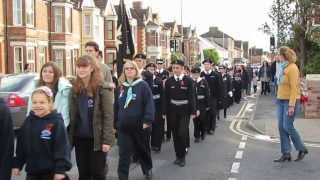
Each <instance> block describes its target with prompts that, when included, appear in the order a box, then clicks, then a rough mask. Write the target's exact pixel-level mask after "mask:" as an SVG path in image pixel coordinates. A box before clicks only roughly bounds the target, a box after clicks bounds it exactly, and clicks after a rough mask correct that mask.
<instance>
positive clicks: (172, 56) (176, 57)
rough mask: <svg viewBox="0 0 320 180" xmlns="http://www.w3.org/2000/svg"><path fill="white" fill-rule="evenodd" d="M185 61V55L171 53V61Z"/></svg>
mask: <svg viewBox="0 0 320 180" xmlns="http://www.w3.org/2000/svg"><path fill="white" fill-rule="evenodd" d="M178 59H179V60H183V54H182V53H180V52H173V53H171V61H176V60H178Z"/></svg>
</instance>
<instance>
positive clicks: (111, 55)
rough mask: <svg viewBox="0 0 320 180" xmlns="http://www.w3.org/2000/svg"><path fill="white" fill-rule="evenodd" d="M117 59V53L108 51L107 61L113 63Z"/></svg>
mask: <svg viewBox="0 0 320 180" xmlns="http://www.w3.org/2000/svg"><path fill="white" fill-rule="evenodd" d="M114 60H115V55H114V53H112V52H111V53H107V61H108V62H110V63H112V62H113V61H114Z"/></svg>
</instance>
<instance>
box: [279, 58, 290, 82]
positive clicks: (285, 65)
mask: <svg viewBox="0 0 320 180" xmlns="http://www.w3.org/2000/svg"><path fill="white" fill-rule="evenodd" d="M288 64H289V62H288V61H286V60H284V61H282V62H281V63H279V65H278V66H277V70H276V76H277V84H278V85H280V84H281V83H282V81H283V74H284V69H285V68H286V67H287V66H288Z"/></svg>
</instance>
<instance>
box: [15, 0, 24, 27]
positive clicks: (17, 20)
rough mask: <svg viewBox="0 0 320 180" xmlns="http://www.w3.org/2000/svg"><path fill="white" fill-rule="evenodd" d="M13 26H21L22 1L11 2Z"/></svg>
mask: <svg viewBox="0 0 320 180" xmlns="http://www.w3.org/2000/svg"><path fill="white" fill-rule="evenodd" d="M13 24H14V25H22V0H13Z"/></svg>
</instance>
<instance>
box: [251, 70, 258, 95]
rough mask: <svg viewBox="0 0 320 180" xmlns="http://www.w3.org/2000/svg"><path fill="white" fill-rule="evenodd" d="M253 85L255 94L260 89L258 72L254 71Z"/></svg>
mask: <svg viewBox="0 0 320 180" xmlns="http://www.w3.org/2000/svg"><path fill="white" fill-rule="evenodd" d="M252 85H253V91H254V93H257V88H258V71H254V73H253V77H252Z"/></svg>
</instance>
